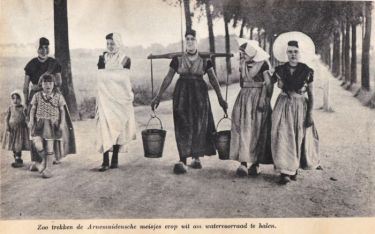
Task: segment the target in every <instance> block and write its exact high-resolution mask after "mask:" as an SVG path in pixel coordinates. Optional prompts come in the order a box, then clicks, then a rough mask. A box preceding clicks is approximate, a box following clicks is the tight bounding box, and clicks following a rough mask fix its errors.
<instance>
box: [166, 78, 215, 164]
mask: <svg viewBox="0 0 375 234" xmlns="http://www.w3.org/2000/svg"><path fill="white" fill-rule="evenodd" d="M173 119H174V127H175V135H176V142H177V148H178V152H179V154H180V158H187V157H202V156H204V155H207V156H210V155H215V154H216V149H215V146H214V133H215V131H216V130H215V123H214V118H213V116H212V111H211V104H210V99H209V96H208V88H207V84H206V83H205V82H204V80H203V78H197V77H193V78H189V77H186V76H185V77H183V78H180V79H179V80H178V81H177V83H176V86H175V90H174V94H173Z"/></svg>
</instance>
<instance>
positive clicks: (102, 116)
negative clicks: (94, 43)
mask: <svg viewBox="0 0 375 234" xmlns="http://www.w3.org/2000/svg"><path fill="white" fill-rule="evenodd" d="M124 58H125V54H123V53H122V52H121V51H119V52H117V53H115V54H110V53H105V55H104V59H105V69H100V70H98V71H97V96H96V116H95V117H96V126H97V138H96V139H97V141H96V144H97V150H98V151H99V152H100V153H104V152H106V151H108V150H112V147H113V145H120V152H124V151H126V147H125V146H126V145H127V143H129V142H130V141H132V140H135V138H136V122H135V116H134V108H133V99H134V94H133V91H132V87H131V83H130V76H129V70H128V69H124V68H123V65H122V61H123V60H124Z"/></svg>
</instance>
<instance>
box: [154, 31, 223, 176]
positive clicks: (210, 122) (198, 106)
mask: <svg viewBox="0 0 375 234" xmlns="http://www.w3.org/2000/svg"><path fill="white" fill-rule="evenodd" d="M185 40H186V52H185V53H183V54H182V56H181V57H174V58H173V59H172V61H171V63H170V68H169V71H168V74H167V76H166V77H165V79H164V81H163V83H162V85H161V87H160V90H159V93H158V94H157V96H156V97H155V98H154V100H153V101H152V103H151V107H152V109H153V110H154V109H155V108H157V107H158V105H159V102H160V99H161V96H162V95H163V93H164V91H165V90H166V89H167V88H168V86H169V85H170V84H171V82H172V79H173V76H174V75H175V73H178V74H180V78H179V79H178V81H177V83H176V86H175V90H174V94H173V118H174V127H175V137H176V142H177V148H178V152H179V156H180V161H179V162H178V163H177V164H175V166H174V170H173V171H174V173H176V174H183V173H186V172H187V167H186V163H187V158H188V157H192V158H193V160H192V163H191V167H192V168H195V169H200V168H202V165H201V162H200V160H199V158H200V157H203V156H204V155H207V156H209V155H215V154H216V149H215V146H214V141H213V133H214V132H215V124H214V119H213V116H212V111H211V104H210V100H209V96H208V87H207V84H206V83H205V81H204V80H203V75H204V74H205V73H207V74H208V77H209V81H210V83H211V85H212V87H213V88H214V90H215V92H216V95H217V97H218V99H219V103H220V106H221V107H222V108H223V110H224V111H225V112H226V110H227V107H228V105H227V103H226V101H225V100H224V99H223V97H222V95H221V92H220V86H219V83H218V81H217V79H216V75H215V72H214V69H213V66H212V62H211V61H210V60H209V59H205V58H202V57H201V56H200V55H199V53H198V50H197V41H196V33H195V31H194V30H189V31H187V32H186V33H185Z"/></svg>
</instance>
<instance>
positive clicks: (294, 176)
mask: <svg viewBox="0 0 375 234" xmlns="http://www.w3.org/2000/svg"><path fill="white" fill-rule="evenodd" d="M297 175H298V171H296V174H294V175H291V176H290V179H291V180H293V181H297Z"/></svg>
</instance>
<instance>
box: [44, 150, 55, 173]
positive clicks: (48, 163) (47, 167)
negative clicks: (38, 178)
mask: <svg viewBox="0 0 375 234" xmlns="http://www.w3.org/2000/svg"><path fill="white" fill-rule="evenodd" d="M45 158H46V159H45V169H44V170H43V171H42V173H41V174H42V177H43V178H44V179H48V178H51V177H52V172H51V169H52V164H53V159H54V158H55V154H53V153H52V154H51V153H50V154H47V155H45Z"/></svg>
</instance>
